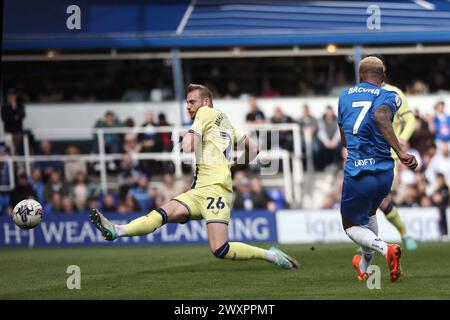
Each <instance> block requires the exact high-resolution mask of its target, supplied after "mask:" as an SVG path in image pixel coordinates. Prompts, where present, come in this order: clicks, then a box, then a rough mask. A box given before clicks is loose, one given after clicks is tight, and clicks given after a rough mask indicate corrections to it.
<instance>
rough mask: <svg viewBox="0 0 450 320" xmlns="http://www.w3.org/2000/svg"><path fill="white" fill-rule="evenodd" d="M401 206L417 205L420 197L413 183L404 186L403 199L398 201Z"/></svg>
mask: <svg viewBox="0 0 450 320" xmlns="http://www.w3.org/2000/svg"><path fill="white" fill-rule="evenodd" d="M400 206H401V207H419V206H420V197H419V193H418V191H417V189H416V186H415V185H414V184H409V185H407V186H406V189H405V194H404V196H403V200H402V201H401V202H400Z"/></svg>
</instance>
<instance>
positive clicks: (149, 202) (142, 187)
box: [128, 174, 154, 212]
mask: <svg viewBox="0 0 450 320" xmlns="http://www.w3.org/2000/svg"><path fill="white" fill-rule="evenodd" d="M148 187H149V182H148V178H147V176H146V175H144V174H142V175H141V176H140V177H139V179H138V182H137V186H135V187H133V188H131V189H130V191H129V192H128V193H129V194H131V196H132V197H133V198H134V200H135V201H136V202H137V204H138V206H139V208H140V209H141V210H143V211H145V212H150V208H151V207H152V206H153V201H154V200H153V199H152V198H150V195H149V192H148Z"/></svg>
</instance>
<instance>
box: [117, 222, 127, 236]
mask: <svg viewBox="0 0 450 320" xmlns="http://www.w3.org/2000/svg"><path fill="white" fill-rule="evenodd" d="M114 229H116V232H117V235H118V236H119V237H126V236H127V235H128V232H127V230H125V228H124V226H123V225H120V224H116V225H114Z"/></svg>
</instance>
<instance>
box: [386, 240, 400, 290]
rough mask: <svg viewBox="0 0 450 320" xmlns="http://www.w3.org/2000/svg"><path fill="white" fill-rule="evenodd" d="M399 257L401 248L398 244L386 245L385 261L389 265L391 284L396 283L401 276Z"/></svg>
mask: <svg viewBox="0 0 450 320" xmlns="http://www.w3.org/2000/svg"><path fill="white" fill-rule="evenodd" d="M401 256H402V248H401V247H400V246H399V245H398V244H388V250H387V256H386V260H387V262H388V265H389V273H390V277H391V282H395V281H397V280H398V278H400V276H401V274H402V266H401V265H400V257H401Z"/></svg>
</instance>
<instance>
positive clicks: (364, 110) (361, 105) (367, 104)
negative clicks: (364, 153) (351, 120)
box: [352, 101, 372, 134]
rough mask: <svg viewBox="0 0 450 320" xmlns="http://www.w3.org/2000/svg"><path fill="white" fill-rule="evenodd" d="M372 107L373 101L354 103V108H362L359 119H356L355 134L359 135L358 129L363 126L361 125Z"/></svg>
mask: <svg viewBox="0 0 450 320" xmlns="http://www.w3.org/2000/svg"><path fill="white" fill-rule="evenodd" d="M371 106H372V101H355V102H353V103H352V108H362V110H361V111H360V113H359V115H358V118H356V122H355V125H354V126H353V134H358V129H359V127H360V126H361V123H362V121H363V120H364V117H365V116H366V114H367V111H369V109H370V107H371Z"/></svg>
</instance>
